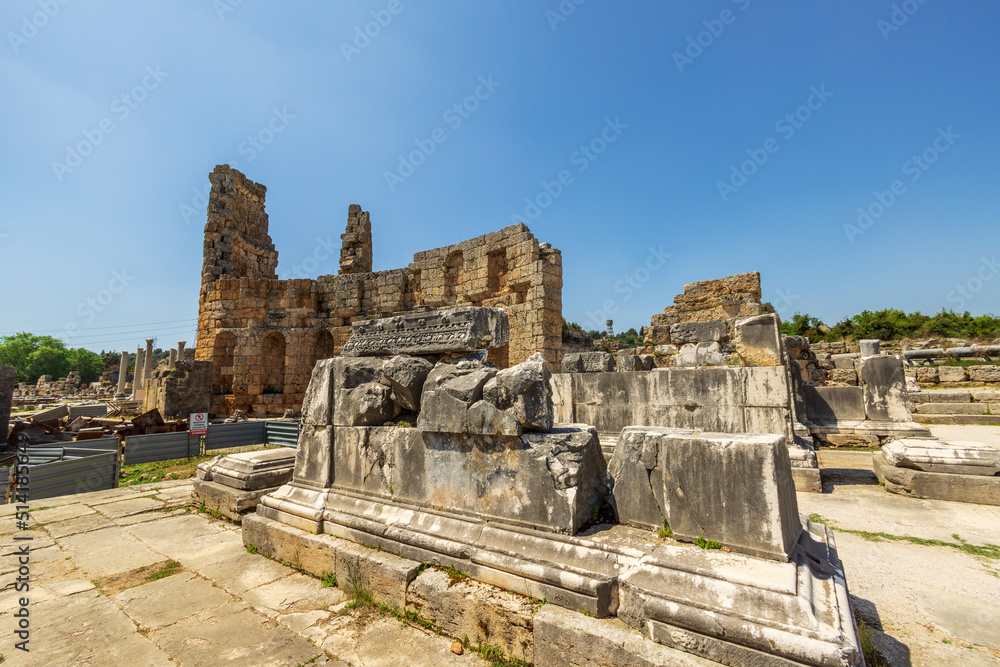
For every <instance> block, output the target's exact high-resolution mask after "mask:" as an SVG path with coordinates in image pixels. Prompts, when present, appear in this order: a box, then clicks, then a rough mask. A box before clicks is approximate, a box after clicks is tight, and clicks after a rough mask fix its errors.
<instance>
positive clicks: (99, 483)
mask: <svg viewBox="0 0 1000 667" xmlns="http://www.w3.org/2000/svg"><path fill="white" fill-rule="evenodd" d="M66 449H67V450H69V451H68V453H70V454H71V455H72V454H74V450H73V449H71V448H66ZM75 453H76V454H78V455H81V456H80V458H70V459H66V460H63V461H55V462H53V463H43V464H41V465H28V466H24V467H25V468H26V469H27V473H28V499H29V500H39V499H42V498H53V497H55V496H63V495H67V494H72V493H86V492H88V491H103V490H105V489H113V488H115V483H116V482H117V479H116V477H117V471H118V466H117V460H118V451H117V450H114V451H94V450H91V449H79V450H75Z"/></svg>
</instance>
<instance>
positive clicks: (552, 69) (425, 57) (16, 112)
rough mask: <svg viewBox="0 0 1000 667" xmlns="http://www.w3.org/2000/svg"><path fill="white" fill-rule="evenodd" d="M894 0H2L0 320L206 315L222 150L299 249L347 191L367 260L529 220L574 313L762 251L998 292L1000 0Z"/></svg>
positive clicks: (793, 297) (815, 288) (765, 257)
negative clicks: (206, 266) (365, 225)
mask: <svg viewBox="0 0 1000 667" xmlns="http://www.w3.org/2000/svg"><path fill="white" fill-rule="evenodd" d="M64 1H65V0H64ZM578 1H579V0H578ZM776 4H777V6H775V5H776ZM893 4H894V3H893V2H889V1H885V2H865V3H820V2H795V3H792V2H783V3H764V2H762V1H761V0H737V1H735V2H734V1H732V0H713V1H711V2H693V1H690V2H662V1H655V2H654V1H646V2H627V3H608V2H598V1H597V0H589V2H583V3H582V4H580V5H576V4H574V3H573V2H572V0H564V1H563V2H562V3H561V4H560V3H559V2H558V1H557V0H540V1H538V2H505V3H501V2H492V3H488V2H459V1H457V0H454V1H451V2H443V1H439V2H426V1H423V2H422V1H420V0H398V2H390V1H389V0H380V1H376V2H350V3H327V2H296V3H283V4H281V5H278V3H276V2H264V1H263V0H243V1H242V2H236V0H216V1H215V2H213V1H212V0H186V1H183V2H158V3H153V2H140V1H135V0H131V1H128V2H124V1H123V2H101V3H88V2H84V1H83V0H75V1H72V2H68V4H61V3H60V1H59V0H42V1H39V0H5V1H4V2H3V4H2V6H0V28H2V33H3V43H2V44H0V90H2V91H3V104H2V106H0V151H2V154H3V158H4V159H3V160H2V161H0V183H2V185H3V189H2V196H0V266H2V267H3V269H4V282H5V289H4V290H3V291H2V292H0V313H2V316H0V334H8V333H13V332H15V331H19V330H28V331H33V332H48V333H52V334H53V335H57V336H60V337H63V338H64V339H65V340H66V341H67V343H68V344H70V345H72V346H74V347H75V346H83V347H88V348H91V349H94V350H100V349H102V348H104V349H130V350H134V349H135V348H136V346H137V345H139V344H140V343H141V342H142V340H143V339H144V338H146V337H147V336H156V337H157V346H161V347H170V346H173V345H174V344H175V342H176V341H177V340H178V339H186V340H187V341H188V344H189V345H193V343H194V321H195V318H196V316H197V298H198V288H199V281H200V270H201V262H202V254H201V249H202V234H203V228H204V224H205V210H204V207H205V202H204V200H203V199H201V197H200V194H199V192H200V191H202V190H203V189H204V188H205V186H206V185H207V183H208V180H207V176H208V173H209V172H210V171H211V170H212V168H213V167H214V166H215V165H216V164H220V163H227V162H228V163H230V164H234V163H238V164H239V168H240V169H241V170H242V171H243V172H244V173H246V174H247V176H248V177H250V178H251V179H253V180H255V181H258V182H260V183H263V184H264V185H266V186H267V188H268V192H267V211H268V213H269V215H270V220H271V228H270V233H271V236H272V238H273V240H274V242H275V244H276V246H277V248H278V251H279V263H278V273H279V276H280V277H283V278H286V277H314V276H316V275H320V274H325V273H335V272H336V270H337V255H336V249H337V248H339V243H340V240H339V235H340V234H341V233H342V231H343V228H344V225H345V223H346V218H347V207H348V205H350V204H352V203H358V204H360V205H361V206H362V207H364V208H365V209H366V210H369V211H371V219H372V227H373V234H374V242H375V268H376V269H389V268H396V267H400V266H405V265H406V264H407V263H408V262H409V261H411V259H412V255H413V253H414V252H415V251H419V250H424V249H428V248H434V247H438V246H441V245H447V244H451V243H457V242H459V241H461V240H463V239H466V238H471V237H473V236H477V235H480V234H484V233H486V232H489V231H492V230H495V229H498V228H500V227H502V226H504V225H507V224H510V223H511V218H512V216H514V217H515V218H519V219H523V220H524V221H525V222H526V223H527V224H528V226H529V227H530V228H531V230H532V231H533V232H534V233H535V235H536V236H537V237H538V238H539V239H540V240H541V241H545V242H549V243H551V244H552V245H553V246H555V247H557V248H559V249H561V250H562V256H563V267H564V274H563V278H564V287H563V314H564V316H565V317H566V319H567V320H570V321H574V320H575V321H577V322H580V323H581V324H583V325H584V326H585V327H586V328H596V326H597V324H598V321H603V319H604V317H603V315H602V313H601V311H602V310H604V308H605V306H606V305H611V306H612V307H613V308H614V309H615V312H614V314H613V315H609V316H610V317H611V318H612V319H614V320H615V325H616V326H615V328H616V330H623V329H625V328H628V327H632V326H634V327H637V328H638V327H639V326H642V325H644V324H648V323H649V318H650V316H651V315H652V314H653V313H656V312H660V311H661V310H662V308H663V307H664V306H667V305H670V303H671V302H672V298H673V296H674V295H675V294H677V293H678V292H680V291H681V290H682V287H683V285H684V283H687V282H692V281H696V280H703V279H708V278H715V277H721V276H725V275H729V274H732V273H739V272H743V271H753V270H759V271H760V272H761V275H762V278H763V289H764V298H765V300H770V301H771V302H772V303H774V304H775V305H776V306H778V308H779V312H780V313H781V314H782V315H783V316H785V317H786V318H788V317H790V316H791V315H792V314H793V313H794V312H795V311H801V312H808V313H810V314H814V315H817V316H819V317H821V318H822V319H824V320H825V321H826V322H828V323H830V324H832V323H834V322H835V321H837V320H839V319H840V318H842V317H843V316H845V315H849V314H852V313H855V312H859V311H861V310H862V309H878V308H884V307H899V308H903V309H906V310H917V309H919V310H922V311H924V312H932V311H936V310H938V309H940V308H942V307H951V308H956V309H958V310H965V309H968V310H970V311H972V312H973V313H976V314H978V313H984V312H994V313H997V312H1000V308H998V304H1000V298H998V297H1000V275H998V271H1000V268H998V267H996V266H995V265H994V264H991V261H992V259H993V258H994V257H996V255H997V254H1000V247H998V246H1000V234H998V231H997V230H998V226H997V222H998V216H997V212H998V211H1000V187H998V185H997V184H998V180H1000V178H998V177H1000V161H998V147H1000V123H998V121H997V119H998V111H997V109H998V106H1000V105H998V102H1000V99H998V98H1000V92H998V91H1000V86H998V72H1000V53H998V48H1000V40H997V38H996V31H997V28H998V24H1000V5H998V4H997V3H996V2H994V1H991V0H969V1H966V2H961V3H957V2H945V1H944V0H926V1H925V2H923V3H921V2H920V1H919V0H908V2H897V3H896V6H897V7H899V8H900V9H899V10H898V11H896V13H895V15H894V9H893ZM233 5H235V6H233ZM560 7H562V8H563V12H564V13H563V14H560V13H559V12H560ZM570 8H572V9H574V11H573V12H572V13H570V12H569V11H568V9H570ZM230 10H231V11H230ZM906 10H908V11H909V12H910V13H906ZM46 12H48V14H46ZM373 12H374V14H373ZM393 12H395V13H393ZM50 15H51V16H50ZM376 20H381V21H382V23H384V24H385V25H378V24H377V23H373V21H376ZM39 26H40V27H39ZM366 30H367V32H368V33H369V34H372V35H374V36H372V37H369V36H366V35H364V33H365V31H366ZM699 42H700V45H699ZM481 81H486V82H487V83H488V85H485V84H483V83H482V82H481ZM477 93H478V95H479V98H480V99H476V97H475V96H476V95H477ZM470 96H472V97H471V98H470ZM455 105H460V108H462V107H463V106H464V107H465V108H464V109H462V111H461V114H459V112H457V111H455V109H454V107H455ZM810 105H811V107H812V108H810ZM789 114H791V117H790V118H791V120H789V119H788V118H786V116H788V115H789ZM796 114H797V115H798V118H796ZM949 128H950V129H949ZM602 135H603V136H602ZM435 138H436V139H437V141H435ZM251 139H252V141H251ZM442 139H443V141H442ZM611 139H613V141H610V140H611ZM935 142H936V145H935ZM254 143H256V145H257V147H254ZM421 145H422V146H423V152H424V153H430V154H429V155H424V154H419V153H418V154H414V155H413V156H412V157H413V160H412V162H415V163H419V165H418V166H416V167H415V168H414V169H413V170H412V173H411V172H410V169H409V168H408V166H407V165H403V166H402V167H401V165H400V160H401V159H405V160H406V161H407V162H411V160H410V158H411V153H412V152H413V151H419V150H421V149H420V146H421ZM430 146H433V148H434V150H433V152H430ZM582 147H585V148H586V151H582V150H581V148H582ZM78 148H79V150H77V149H78ZM925 151H926V155H925ZM68 152H69V153H70V154H69V155H68ZM82 153H86V155H82ZM401 156H403V157H402V158H401ZM915 156H916V157H918V158H919V163H917V162H914V161H913V160H912V158H914V157H915ZM921 156H923V157H921ZM754 158H755V159H756V161H757V163H762V164H755V163H753V162H749V163H747V162H746V161H747V160H753V159H754ZM925 159H926V160H927V161H925ZM744 163H746V164H744ZM411 165H412V163H411ZM734 169H735V170H736V171H737V172H743V173H737V174H735V175H734ZM387 172H389V173H395V174H396V175H395V176H393V177H390V178H387ZM561 172H563V173H562V174H561ZM560 174H561V175H562V177H563V181H564V182H563V183H559V178H560ZM746 174H750V175H749V176H746ZM389 181H391V183H390V182H389ZM543 181H544V182H546V183H548V184H549V186H548V189H549V190H550V191H551V192H553V193H556V194H557V196H555V197H552V196H551V195H550V194H549V193H548V192H546V189H545V187H543V185H542V183H543ZM720 183H722V184H724V185H720ZM894 187H895V189H896V193H893V192H892V190H893V188H894ZM560 189H561V190H560ZM877 192H878V193H882V194H881V195H880V196H881V199H882V200H883V202H882V203H880V202H879V197H878V196H876V193H877ZM526 199H530V200H533V201H534V202H535V205H536V206H538V208H537V209H534V208H531V207H530V206H529V204H528V202H526ZM890 200H891V201H890ZM543 207H544V208H543ZM859 207H863V208H865V209H868V210H869V211H870V213H871V214H873V215H872V217H871V218H869V219H863V220H862V223H863V226H859V225H858V217H859V213H858V209H859ZM883 207H884V208H883ZM845 225H848V227H847V228H846V229H845ZM317 239H322V241H318V240H317ZM327 245H332V246H333V247H334V252H333V253H327V251H326V250H325V247H326V246H327ZM651 249H653V250H652V251H651ZM654 251H655V252H654ZM659 254H666V255H670V256H669V257H667V258H666V259H660V258H658V257H657V255H659ZM324 258H325V259H324ZM984 260H985V261H986V263H985V264H984ZM296 267H298V271H296ZM647 268H653V269H655V270H652V271H648V270H647ZM309 269H311V270H309ZM626 276H630V277H631V278H630V279H631V281H632V283H633V286H632V287H630V286H629V285H628V284H627V282H625V277H626ZM960 285H961V286H963V288H964V290H965V292H966V296H961V294H960V293H959V292H957V291H956V290H957V287H958V286H960ZM88 300H89V302H88ZM67 329H69V331H71V332H73V333H75V335H74V336H67V335H66V331H67Z"/></svg>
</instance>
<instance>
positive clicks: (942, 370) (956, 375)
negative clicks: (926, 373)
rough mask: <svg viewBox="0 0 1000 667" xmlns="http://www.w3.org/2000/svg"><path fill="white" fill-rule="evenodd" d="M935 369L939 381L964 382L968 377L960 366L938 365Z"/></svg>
mask: <svg viewBox="0 0 1000 667" xmlns="http://www.w3.org/2000/svg"><path fill="white" fill-rule="evenodd" d="M937 371H938V381H939V382H966V381H968V379H969V374H968V373H967V372H966V370H965V368H963V367H962V366H939V367H938V369H937Z"/></svg>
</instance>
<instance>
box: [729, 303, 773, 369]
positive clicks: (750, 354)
mask: <svg viewBox="0 0 1000 667" xmlns="http://www.w3.org/2000/svg"><path fill="white" fill-rule="evenodd" d="M733 339H734V343H735V344H736V352H737V354H739V355H740V359H741V360H742V362H743V365H744V366H780V365H781V364H782V361H783V355H782V347H781V328H780V321H779V319H778V316H777V315H775V314H774V313H768V314H766V315H758V316H757V317H749V318H746V319H742V320H738V321H737V322H736V324H735V326H734V336H733Z"/></svg>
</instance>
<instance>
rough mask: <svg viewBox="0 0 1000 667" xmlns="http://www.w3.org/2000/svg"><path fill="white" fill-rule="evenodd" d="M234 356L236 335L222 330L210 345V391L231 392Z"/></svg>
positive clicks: (218, 392)
mask: <svg viewBox="0 0 1000 667" xmlns="http://www.w3.org/2000/svg"><path fill="white" fill-rule="evenodd" d="M235 356H236V336H235V335H234V334H232V333H230V332H229V331H223V332H221V333H219V334H218V335H217V336H216V337H215V343H214V345H213V347H212V393H213V394H231V393H233V377H234V376H235V374H236V373H235V370H234V369H233V359H234V358H235Z"/></svg>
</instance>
